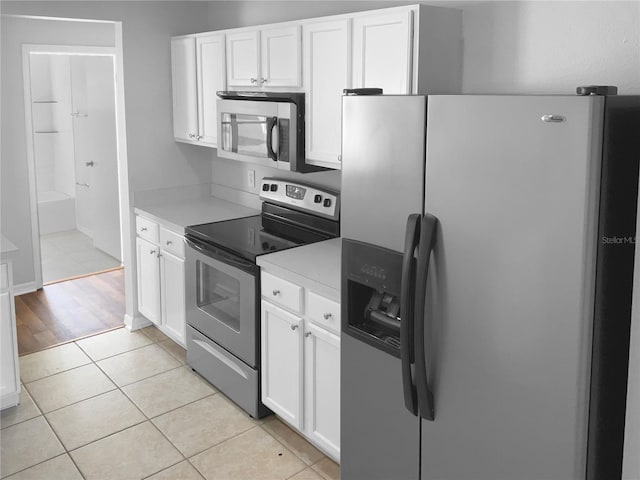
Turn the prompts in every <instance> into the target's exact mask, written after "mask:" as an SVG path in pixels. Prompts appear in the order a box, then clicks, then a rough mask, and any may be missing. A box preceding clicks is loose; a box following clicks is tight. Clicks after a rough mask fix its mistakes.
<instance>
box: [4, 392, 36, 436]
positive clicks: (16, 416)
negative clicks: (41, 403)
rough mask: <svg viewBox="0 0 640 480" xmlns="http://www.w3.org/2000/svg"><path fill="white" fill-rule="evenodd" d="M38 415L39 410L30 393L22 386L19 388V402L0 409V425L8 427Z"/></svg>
mask: <svg viewBox="0 0 640 480" xmlns="http://www.w3.org/2000/svg"><path fill="white" fill-rule="evenodd" d="M38 415H40V410H38V407H37V406H36V404H35V403H34V402H33V399H32V398H31V395H29V392H27V390H26V389H25V388H24V386H23V387H22V388H21V390H20V403H19V404H18V405H16V406H15V407H11V408H5V409H4V410H2V414H1V416H0V425H1V426H2V428H6V427H10V426H11V425H15V424H16V423H20V422H24V421H25V420H29V419H30V418H34V417H37V416H38Z"/></svg>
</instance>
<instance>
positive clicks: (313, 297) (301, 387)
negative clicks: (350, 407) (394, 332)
mask: <svg viewBox="0 0 640 480" xmlns="http://www.w3.org/2000/svg"><path fill="white" fill-rule="evenodd" d="M265 277H266V278H265ZM265 280H266V281H265ZM261 284H262V288H261V289H262V297H263V300H262V318H261V327H262V330H261V357H262V358H261V359H262V380H261V381H262V402H263V403H264V404H265V405H266V406H267V407H269V408H270V409H271V410H273V412H274V413H275V414H276V415H278V416H279V417H281V418H282V419H283V420H285V421H286V422H287V423H288V424H289V425H291V426H292V427H294V428H296V429H297V430H298V431H299V432H300V433H301V434H302V435H304V436H305V437H306V438H307V439H308V440H309V441H311V442H312V443H313V444H314V445H316V446H317V447H318V448H319V449H320V450H322V451H323V452H324V453H326V454H327V455H329V456H330V457H331V458H333V459H334V460H336V461H339V460H340V336H339V334H340V330H339V329H340V318H339V315H340V313H339V312H340V308H339V303H338V302H337V301H335V300H332V299H330V298H327V297H325V296H322V295H319V294H317V293H316V292H314V291H312V290H311V288H312V287H307V288H305V287H301V286H298V285H295V284H292V282H290V281H287V280H284V279H282V278H280V277H277V276H275V275H272V274H270V273H267V272H263V273H262V282H261ZM292 285H293V286H295V287H297V288H299V289H300V291H301V295H300V297H301V298H302V299H304V301H301V302H300V304H297V303H296V304H294V305H293V307H292V304H291V302H286V301H285V300H286V299H285V298H284V295H274V292H283V291H286V288H289V289H291V286H292ZM331 297H333V298H335V299H337V298H339V294H338V292H333V294H332V295H331Z"/></svg>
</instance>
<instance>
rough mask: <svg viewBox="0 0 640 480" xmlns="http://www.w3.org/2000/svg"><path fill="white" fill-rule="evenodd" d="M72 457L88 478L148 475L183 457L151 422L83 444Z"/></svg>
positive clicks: (105, 479)
mask: <svg viewBox="0 0 640 480" xmlns="http://www.w3.org/2000/svg"><path fill="white" fill-rule="evenodd" d="M71 457H72V458H73V460H74V461H75V463H76V465H77V466H78V468H79V469H80V472H81V473H82V475H83V476H84V477H85V478H86V479H87V480H93V479H96V480H111V479H113V480H124V479H140V478H145V477H148V476H150V475H153V474H154V473H157V472H159V471H161V470H164V469H165V468H167V467H170V466H171V465H174V464H176V463H178V462H180V461H181V460H183V457H182V455H180V452H178V451H177V450H176V449H175V448H174V447H173V446H172V445H171V444H170V443H169V442H168V441H167V439H166V438H164V437H163V436H162V434H161V433H160V432H158V430H157V429H156V428H155V427H154V426H153V425H151V423H149V422H145V423H141V424H140V425H136V426H135V427H131V428H128V429H126V430H123V431H121V432H118V433H116V434H114V435H111V436H109V437H106V438H103V439H102V440H98V441H97V442H94V443H90V444H89V445H85V446H84V447H80V448H79V449H77V450H74V451H73V452H71Z"/></svg>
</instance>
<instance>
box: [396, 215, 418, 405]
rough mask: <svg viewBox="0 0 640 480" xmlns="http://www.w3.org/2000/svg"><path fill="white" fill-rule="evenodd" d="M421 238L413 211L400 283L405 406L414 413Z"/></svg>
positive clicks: (405, 245) (408, 225)
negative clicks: (415, 320)
mask: <svg viewBox="0 0 640 480" xmlns="http://www.w3.org/2000/svg"><path fill="white" fill-rule="evenodd" d="M419 239H420V215H419V214H417V213H414V214H412V215H409V218H408V219H407V230H406V234H405V240H404V242H405V243H404V254H403V256H402V279H401V282H402V283H401V286H400V317H401V320H400V364H401V367H402V391H403V394H404V405H405V407H406V408H407V410H409V411H410V412H411V413H412V414H413V415H418V399H417V391H416V385H415V383H414V379H413V375H412V373H411V366H412V364H413V363H414V361H415V355H414V340H413V338H411V336H412V335H413V333H414V327H413V305H414V302H415V298H414V297H415V292H416V289H415V260H414V257H413V254H414V251H415V249H416V247H417V246H418V242H419Z"/></svg>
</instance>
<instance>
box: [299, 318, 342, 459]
mask: <svg viewBox="0 0 640 480" xmlns="http://www.w3.org/2000/svg"><path fill="white" fill-rule="evenodd" d="M304 350H305V355H304V356H305V359H304V365H305V368H304V376H305V395H306V402H305V418H306V428H305V429H306V431H307V433H308V434H309V436H311V437H312V438H313V439H314V440H315V441H316V442H318V443H319V444H320V445H322V446H323V447H324V448H325V449H327V450H328V451H329V452H331V453H332V454H333V457H334V458H335V459H339V458H340V337H338V336H337V335H334V334H333V333H329V332H328V331H326V330H325V329H323V328H319V327H317V326H316V325H314V324H313V323H310V322H308V323H307V328H306V332H305V346H304Z"/></svg>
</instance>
